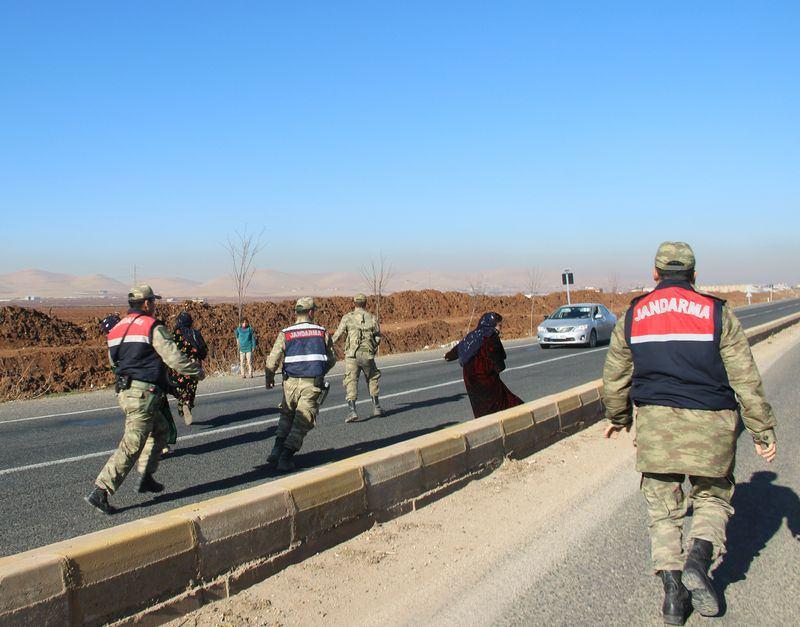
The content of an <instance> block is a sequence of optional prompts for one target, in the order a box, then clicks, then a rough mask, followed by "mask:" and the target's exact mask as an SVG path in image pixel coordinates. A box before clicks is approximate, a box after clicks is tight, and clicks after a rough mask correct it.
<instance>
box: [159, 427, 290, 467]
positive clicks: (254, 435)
mask: <svg viewBox="0 0 800 627" xmlns="http://www.w3.org/2000/svg"><path fill="white" fill-rule="evenodd" d="M275 429H276V426H275V425H270V426H269V427H267V428H266V429H264V430H263V431H248V432H246V433H240V434H239V435H234V436H231V437H229V438H221V439H219V440H211V441H209V442H204V443H203V444H195V445H194V446H187V447H186V448H177V449H175V450H174V451H173V452H172V453H170V454H169V455H168V456H167V457H165V458H164V459H165V460H170V459H173V458H177V457H183V456H184V455H202V454H203V453H213V452H214V451H219V450H221V449H225V448H228V447H231V446H239V445H241V444H252V443H253V442H260V441H261V440H266V439H268V438H271V437H272V436H273V435H275ZM178 443H179V444H180V440H179V441H178Z"/></svg>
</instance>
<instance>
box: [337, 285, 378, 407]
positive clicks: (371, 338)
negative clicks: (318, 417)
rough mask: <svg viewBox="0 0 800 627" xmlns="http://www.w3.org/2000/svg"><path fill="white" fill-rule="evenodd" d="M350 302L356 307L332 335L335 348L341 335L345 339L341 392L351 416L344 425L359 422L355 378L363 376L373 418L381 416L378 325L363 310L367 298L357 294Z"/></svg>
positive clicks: (369, 314) (370, 315) (346, 315)
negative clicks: (367, 389)
mask: <svg viewBox="0 0 800 627" xmlns="http://www.w3.org/2000/svg"><path fill="white" fill-rule="evenodd" d="M353 302H354V303H355V305H356V306H355V309H354V310H353V311H349V312H347V313H346V314H345V315H344V316H342V321H341V322H340V323H339V327H338V328H337V329H336V333H334V334H333V343H334V344H335V343H336V342H338V341H339V338H340V337H342V335H346V336H347V339H346V340H345V347H344V389H345V393H346V399H347V404H348V405H349V406H350V415H349V416H348V417H347V418H346V419H345V422H355V421H357V420H358V412H357V411H356V400H357V399H358V377H359V374H360V373H362V372H363V373H364V378H365V379H366V380H367V385H369V395H370V396H371V397H372V415H373V416H382V415H383V410H382V409H381V403H380V399H379V398H378V395H379V393H380V388H379V387H378V380H379V379H380V378H381V371H380V370H378V366H376V365H375V354H376V353H377V352H378V344H380V341H381V329H380V325H379V324H378V321H377V320H376V319H375V317H374V316H373V315H372V314H371V313H369V312H368V311H366V310H365V309H364V307H365V306H366V304H367V297H366V296H365V295H364V294H356V295H355V297H354V298H353Z"/></svg>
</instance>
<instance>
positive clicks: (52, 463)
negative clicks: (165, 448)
mask: <svg viewBox="0 0 800 627" xmlns="http://www.w3.org/2000/svg"><path fill="white" fill-rule="evenodd" d="M273 422H278V419H277V418H270V419H269V420H258V421H256V422H247V423H244V424H241V425H234V426H232V427H220V428H219V429H209V430H208V431H202V432H201V433H192V434H190V435H182V436H181V437H179V438H178V442H185V441H186V440H194V439H196V438H203V437H206V436H209V435H216V434H217V433H225V432H226V431H236V430H237V429H246V428H248V427H260V426H261V425H268V424H272V423H273ZM114 451H116V449H112V450H110V451H97V452H96V453H87V454H86V455H76V456H75V457H65V458H63V459H53V460H50V461H49V462H39V463H38V464H28V465H27V466H17V467H16V468H4V469H3V470H0V476H2V475H10V474H13V473H15V472H23V471H25V470H35V469H36V468H47V467H49V466H58V465H60V464H68V463H70V462H80V461H84V460H86V459H92V458H94V457H108V456H109V455H111V454H112V453H113V452H114Z"/></svg>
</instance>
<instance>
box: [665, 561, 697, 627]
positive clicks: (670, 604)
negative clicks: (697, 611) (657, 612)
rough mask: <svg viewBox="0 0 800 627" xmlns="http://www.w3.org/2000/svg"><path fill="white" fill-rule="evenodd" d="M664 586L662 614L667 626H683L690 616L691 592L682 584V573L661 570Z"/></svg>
mask: <svg viewBox="0 0 800 627" xmlns="http://www.w3.org/2000/svg"><path fill="white" fill-rule="evenodd" d="M658 574H659V576H660V577H661V583H663V584H664V604H663V605H662V606H661V613H662V614H663V615H664V622H665V623H666V624H667V625H683V624H684V623H685V622H686V617H687V615H688V614H689V603H690V601H689V592H688V591H687V590H686V588H685V587H684V586H683V584H682V583H681V571H679V570H659V571H658Z"/></svg>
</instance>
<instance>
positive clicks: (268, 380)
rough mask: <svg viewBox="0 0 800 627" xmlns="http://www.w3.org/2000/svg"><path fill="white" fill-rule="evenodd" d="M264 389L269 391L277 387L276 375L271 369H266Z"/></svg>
mask: <svg viewBox="0 0 800 627" xmlns="http://www.w3.org/2000/svg"><path fill="white" fill-rule="evenodd" d="M264 387H266V388H267V389H268V390H269V389H271V388H274V387H275V373H274V372H272V370H270V369H269V368H265V369H264Z"/></svg>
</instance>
